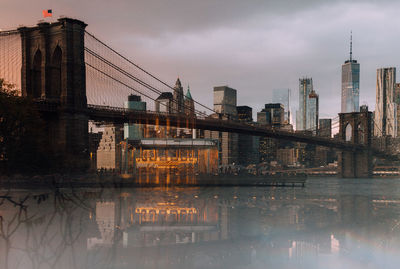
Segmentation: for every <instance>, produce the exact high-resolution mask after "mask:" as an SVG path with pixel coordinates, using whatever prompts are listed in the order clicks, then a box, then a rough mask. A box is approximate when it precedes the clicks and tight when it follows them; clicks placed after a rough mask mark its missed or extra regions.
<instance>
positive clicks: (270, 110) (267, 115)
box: [257, 103, 285, 127]
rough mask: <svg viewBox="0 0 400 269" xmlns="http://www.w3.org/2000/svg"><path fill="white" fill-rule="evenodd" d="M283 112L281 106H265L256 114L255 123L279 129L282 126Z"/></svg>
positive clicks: (277, 104)
mask: <svg viewBox="0 0 400 269" xmlns="http://www.w3.org/2000/svg"><path fill="white" fill-rule="evenodd" d="M284 118H285V110H284V108H283V105H282V104H279V103H276V104H266V105H265V108H264V109H263V110H261V112H258V113H257V122H258V123H261V124H267V125H272V126H275V127H280V126H281V125H283V124H284Z"/></svg>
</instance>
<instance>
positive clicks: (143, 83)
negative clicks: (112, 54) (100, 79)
mask: <svg viewBox="0 0 400 269" xmlns="http://www.w3.org/2000/svg"><path fill="white" fill-rule="evenodd" d="M85 51H86V52H88V53H89V54H90V55H92V56H93V57H96V58H97V59H99V60H100V61H101V62H103V63H105V64H107V65H108V66H109V67H111V68H113V69H114V70H116V71H118V72H120V73H121V74H123V75H125V76H126V77H128V78H130V79H132V80H134V81H135V82H137V83H139V84H140V85H142V86H144V87H146V88H147V89H149V90H151V91H152V92H154V93H157V94H161V93H162V92H161V91H160V90H158V89H157V88H155V87H154V86H151V85H150V84H148V83H146V82H144V81H143V80H141V79H139V78H137V77H135V76H134V75H132V74H130V73H128V72H127V71H125V70H124V69H122V68H120V67H119V66H117V65H115V64H113V63H112V62H110V61H108V60H107V59H105V58H104V57H102V56H100V55H99V54H97V53H95V52H94V51H93V50H91V49H89V48H87V47H85ZM151 99H152V98H151ZM152 100H155V99H152ZM172 101H173V102H174V103H177V100H172ZM163 105H165V104H163ZM183 105H184V107H185V108H186V109H188V110H189V111H191V112H193V113H194V114H200V115H203V116H207V114H205V113H204V112H202V111H199V110H196V109H194V108H193V109H192V108H191V107H189V106H187V105H185V104H183Z"/></svg>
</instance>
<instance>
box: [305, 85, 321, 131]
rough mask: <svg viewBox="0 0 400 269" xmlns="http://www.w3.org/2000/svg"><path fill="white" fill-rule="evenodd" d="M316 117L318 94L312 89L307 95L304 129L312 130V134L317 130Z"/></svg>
mask: <svg viewBox="0 0 400 269" xmlns="http://www.w3.org/2000/svg"><path fill="white" fill-rule="evenodd" d="M318 117H319V96H318V94H317V93H316V92H315V91H314V89H313V90H312V91H311V93H310V95H309V96H308V107H307V124H306V127H307V128H306V129H307V130H310V131H312V132H313V133H314V134H316V133H317V131H318Z"/></svg>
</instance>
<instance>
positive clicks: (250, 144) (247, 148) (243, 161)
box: [236, 106, 260, 166]
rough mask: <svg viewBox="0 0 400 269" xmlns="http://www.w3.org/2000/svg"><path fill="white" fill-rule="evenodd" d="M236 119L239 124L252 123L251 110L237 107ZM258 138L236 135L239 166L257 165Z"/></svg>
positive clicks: (247, 107)
mask: <svg viewBox="0 0 400 269" xmlns="http://www.w3.org/2000/svg"><path fill="white" fill-rule="evenodd" d="M236 109H237V117H238V120H239V121H241V122H248V123H251V122H253V109H252V108H251V107H249V106H238V107H236ZM259 144H260V137H258V136H252V135H246V134H239V135H238V151H239V154H238V163H239V164H240V165H245V166H247V165H249V164H257V163H258V162H259V159H260V156H259V150H258V147H259Z"/></svg>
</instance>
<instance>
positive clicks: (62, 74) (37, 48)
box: [18, 18, 88, 168]
mask: <svg viewBox="0 0 400 269" xmlns="http://www.w3.org/2000/svg"><path fill="white" fill-rule="evenodd" d="M85 27H86V24H85V23H83V22H82V21H79V20H75V19H70V18H61V19H58V21H57V22H54V23H47V22H42V23H39V24H38V25H37V26H35V27H21V28H19V29H18V30H19V32H20V34H21V41H22V70H21V88H22V89H21V90H22V95H23V96H27V97H31V98H33V99H34V100H36V101H40V102H43V103H46V104H52V105H55V106H57V107H58V109H57V112H56V113H55V112H48V113H43V115H42V116H43V119H44V122H45V123H46V128H47V133H48V141H49V142H48V143H49V147H50V148H51V149H53V150H54V154H55V155H56V156H58V157H59V158H60V160H62V162H63V164H64V165H65V166H67V167H71V168H72V167H73V168H84V167H85V166H86V165H87V160H88V153H87V152H88V118H87V116H86V115H85V114H84V110H85V108H86V107H87V100H86V75H85V58H84V35H85Z"/></svg>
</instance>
